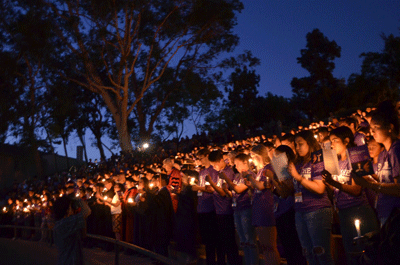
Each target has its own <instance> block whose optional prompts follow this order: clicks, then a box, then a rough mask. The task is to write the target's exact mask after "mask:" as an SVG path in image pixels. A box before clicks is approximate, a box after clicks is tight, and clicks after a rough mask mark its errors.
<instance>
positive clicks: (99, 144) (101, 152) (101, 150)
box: [94, 133, 106, 161]
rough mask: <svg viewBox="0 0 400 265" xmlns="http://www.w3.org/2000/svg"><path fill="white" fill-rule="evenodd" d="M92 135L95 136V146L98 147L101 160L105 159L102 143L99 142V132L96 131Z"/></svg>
mask: <svg viewBox="0 0 400 265" xmlns="http://www.w3.org/2000/svg"><path fill="white" fill-rule="evenodd" d="M94 137H95V138H96V145H97V148H98V149H99V152H100V157H101V160H102V161H105V160H106V155H105V154H104V148H103V143H102V142H101V134H100V135H99V134H98V133H96V134H95V135H94Z"/></svg>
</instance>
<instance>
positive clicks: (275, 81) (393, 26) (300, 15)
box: [57, 0, 400, 159]
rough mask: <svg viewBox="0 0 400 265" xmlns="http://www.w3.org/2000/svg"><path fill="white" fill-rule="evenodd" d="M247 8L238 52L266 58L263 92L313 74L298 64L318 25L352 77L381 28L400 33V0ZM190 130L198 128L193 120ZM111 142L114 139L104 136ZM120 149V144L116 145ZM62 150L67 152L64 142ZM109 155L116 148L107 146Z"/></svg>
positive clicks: (259, 3)
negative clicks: (333, 44)
mask: <svg viewBox="0 0 400 265" xmlns="http://www.w3.org/2000/svg"><path fill="white" fill-rule="evenodd" d="M242 2H243V4H244V10H243V11H242V13H241V14H239V15H238V25H237V26H236V28H235V32H236V33H237V34H238V35H239V37H240V45H239V47H237V48H236V52H238V53H240V52H243V51H244V50H251V51H252V52H253V55H254V56H256V57H258V58H259V59H260V60H261V66H259V67H257V68H256V71H257V73H258V74H259V75H260V76H261V81H260V87H259V91H260V95H262V96H263V95H265V94H266V93H267V92H271V93H273V94H277V95H281V96H284V97H288V98H289V97H291V96H292V90H291V86H290V82H291V80H292V78H293V77H299V78H300V77H303V76H307V75H308V72H307V71H305V70H304V69H302V68H301V67H300V65H299V64H297V60H296V58H297V57H299V56H300V50H301V49H304V48H305V47H306V34H307V33H308V32H311V31H312V30H313V29H315V28H318V29H319V30H320V31H321V32H322V33H323V34H324V35H325V36H326V37H327V38H328V39H329V40H335V41H336V43H337V44H338V45H339V46H340V47H341V48H342V51H341V58H338V59H337V60H335V63H336V69H335V71H334V76H335V77H337V78H345V79H346V80H347V78H348V77H349V76H350V74H352V73H359V72H360V67H361V63H362V58H360V57H359V55H360V54H361V53H362V52H370V51H372V52H379V51H381V50H382V49H383V44H384V43H383V41H382V39H381V37H380V34H381V33H385V34H387V35H388V34H394V35H395V36H399V35H400V31H399V27H400V1H399V0H376V1H372V0H363V1H361V0H347V1H344V0H331V1H328V0H313V1H311V0H242ZM187 126H188V129H187V130H186V134H188V135H189V136H191V135H192V134H193V133H194V130H193V129H191V126H190V124H189V123H187ZM90 138H92V136H91V135H87V136H86V140H87V143H88V146H87V147H88V156H89V158H92V159H95V158H99V157H100V155H99V151H98V150H97V148H94V147H91V146H90V144H89V142H91V140H90ZM103 140H104V142H105V144H106V145H108V146H109V145H110V142H109V141H108V140H107V139H106V138H104V139H103ZM77 145H80V143H79V140H78V139H77V138H76V137H75V138H74V137H71V139H70V142H69V144H68V152H69V156H70V157H75V155H76V146H77ZM115 151H116V152H118V151H117V150H115ZM57 152H58V154H60V155H64V150H63V148H62V146H58V148H57ZM105 152H106V156H107V157H109V156H110V155H111V154H110V153H109V152H108V151H107V150H105Z"/></svg>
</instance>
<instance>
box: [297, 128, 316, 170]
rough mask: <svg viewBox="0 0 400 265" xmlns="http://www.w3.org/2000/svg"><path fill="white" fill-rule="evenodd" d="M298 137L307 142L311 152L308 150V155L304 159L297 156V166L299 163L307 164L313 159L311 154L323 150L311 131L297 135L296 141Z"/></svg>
mask: <svg viewBox="0 0 400 265" xmlns="http://www.w3.org/2000/svg"><path fill="white" fill-rule="evenodd" d="M298 137H301V138H303V139H304V140H305V141H306V143H307V145H308V147H309V150H308V153H307V155H305V156H304V157H300V156H297V158H296V164H297V163H306V162H308V161H309V160H310V159H311V153H312V152H315V151H317V150H319V149H321V146H320V145H319V144H318V142H317V139H315V138H314V134H313V133H312V131H310V130H304V131H301V132H298V133H296V135H295V139H296V138H298Z"/></svg>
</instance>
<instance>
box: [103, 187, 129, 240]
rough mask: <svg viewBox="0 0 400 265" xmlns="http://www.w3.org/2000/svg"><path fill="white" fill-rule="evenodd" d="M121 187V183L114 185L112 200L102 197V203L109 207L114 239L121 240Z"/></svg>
mask: <svg viewBox="0 0 400 265" xmlns="http://www.w3.org/2000/svg"><path fill="white" fill-rule="evenodd" d="M123 189H124V187H123V185H122V184H121V183H116V184H115V185H114V196H113V197H112V198H107V196H104V203H105V204H106V205H109V206H110V212H111V220H112V230H113V232H114V233H115V239H117V240H121V231H122V206H121V202H122V195H123Z"/></svg>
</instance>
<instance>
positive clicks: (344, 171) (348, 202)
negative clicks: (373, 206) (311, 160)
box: [332, 159, 368, 210]
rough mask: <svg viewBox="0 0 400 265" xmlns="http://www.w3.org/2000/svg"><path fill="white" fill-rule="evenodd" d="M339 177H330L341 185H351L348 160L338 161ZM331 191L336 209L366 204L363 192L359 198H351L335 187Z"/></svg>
mask: <svg viewBox="0 0 400 265" xmlns="http://www.w3.org/2000/svg"><path fill="white" fill-rule="evenodd" d="M339 168H340V173H341V174H340V175H339V176H337V175H332V178H333V179H334V180H336V181H337V182H339V183H341V184H346V185H351V184H352V177H351V171H352V167H351V164H350V162H349V160H348V159H345V160H343V161H339ZM333 191H334V193H335V202H336V207H337V208H338V209H339V210H340V209H346V208H350V207H354V206H359V205H363V204H367V203H368V201H367V197H366V196H365V192H364V190H362V191H361V194H360V196H352V195H350V194H348V193H347V192H344V191H341V190H339V189H337V188H335V187H333Z"/></svg>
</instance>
